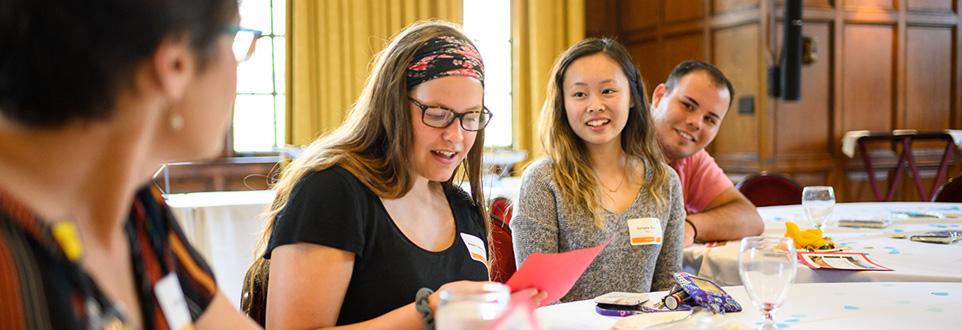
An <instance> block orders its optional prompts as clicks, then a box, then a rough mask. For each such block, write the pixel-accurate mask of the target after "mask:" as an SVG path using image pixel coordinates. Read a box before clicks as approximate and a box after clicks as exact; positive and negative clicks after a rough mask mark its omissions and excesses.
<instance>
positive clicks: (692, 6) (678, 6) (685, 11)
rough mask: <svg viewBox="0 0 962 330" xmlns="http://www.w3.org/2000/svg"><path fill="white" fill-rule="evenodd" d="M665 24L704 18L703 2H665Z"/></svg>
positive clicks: (681, 0) (687, 0)
mask: <svg viewBox="0 0 962 330" xmlns="http://www.w3.org/2000/svg"><path fill="white" fill-rule="evenodd" d="M664 17H665V22H666V23H674V22H681V21H690V20H697V19H703V18H705V1H704V0H674V1H665V16H664Z"/></svg>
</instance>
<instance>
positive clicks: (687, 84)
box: [651, 60, 764, 246]
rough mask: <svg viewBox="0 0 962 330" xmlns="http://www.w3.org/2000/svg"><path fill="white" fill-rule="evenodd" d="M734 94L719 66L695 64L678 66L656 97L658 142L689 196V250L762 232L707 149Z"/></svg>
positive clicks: (749, 205)
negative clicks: (711, 242)
mask: <svg viewBox="0 0 962 330" xmlns="http://www.w3.org/2000/svg"><path fill="white" fill-rule="evenodd" d="M734 94H735V89H734V88H733V87H732V84H731V81H729V80H728V78H726V77H725V75H724V74H723V73H722V72H721V71H719V70H718V68H716V67H715V66H713V65H711V64H708V63H704V62H701V61H697V60H688V61H685V62H682V63H681V64H679V65H678V66H676V67H675V68H674V69H673V70H672V71H671V74H670V75H669V76H668V80H667V81H666V82H665V83H663V84H659V85H658V86H657V87H655V90H654V93H652V97H651V101H652V103H651V104H652V109H653V110H652V116H653V117H654V119H655V132H656V134H657V136H658V143H659V144H660V145H661V150H662V152H664V153H665V156H666V157H667V158H668V160H669V161H670V163H671V167H672V168H673V169H675V172H677V173H678V177H679V178H680V179H681V186H682V192H683V193H684V196H685V209H686V211H688V217H687V218H686V219H685V246H688V245H691V244H692V243H694V242H696V241H698V242H709V241H725V240H736V239H741V238H742V237H745V236H755V235H760V234H761V233H762V230H763V229H764V225H763V224H762V218H761V217H760V216H759V215H758V211H757V210H756V209H755V206H754V205H752V203H751V202H749V201H748V199H747V198H745V196H744V195H742V194H741V193H740V192H739V191H738V189H735V186H734V185H733V184H732V182H731V180H729V179H728V177H727V176H725V172H724V171H722V169H721V168H720V167H718V164H717V163H715V159H714V158H712V157H711V156H709V155H708V152H706V151H705V146H707V145H708V144H709V143H711V141H712V140H714V139H715V135H716V134H718V128H719V127H720V126H721V123H722V119H724V118H725V113H726V112H728V108H729V107H731V100H732V95H734Z"/></svg>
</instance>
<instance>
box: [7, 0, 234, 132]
mask: <svg viewBox="0 0 962 330" xmlns="http://www.w3.org/2000/svg"><path fill="white" fill-rule="evenodd" d="M236 15H237V0H94V1H84V0H3V1H0V36H2V37H0V115H3V116H4V117H6V118H8V119H10V120H13V121H15V122H18V123H21V124H23V125H27V126H31V127H45V128H50V127H60V126H63V125H64V124H66V123H68V122H70V121H73V120H77V119H80V120H101V119H107V118H109V117H110V116H111V113H112V112H113V108H114V104H113V103H114V100H115V98H116V96H117V95H116V94H117V92H118V90H120V89H121V88H123V86H125V85H130V84H131V81H130V80H131V78H132V73H133V69H134V66H135V65H137V64H138V63H140V62H141V61H143V60H144V59H146V58H148V57H149V56H151V54H152V53H153V52H154V51H155V50H156V47H157V45H158V44H159V43H160V42H161V41H162V40H163V38H165V37H168V36H171V35H173V34H181V33H184V34H186V35H187V36H188V37H189V38H190V45H191V47H192V48H193V49H194V50H195V52H196V56H197V59H198V62H199V63H200V65H199V69H198V70H203V68H204V67H205V64H206V62H207V60H208V59H209V58H210V57H211V55H213V53H214V51H215V48H214V41H215V40H217V38H218V37H219V36H220V35H221V33H224V31H226V29H227V28H228V27H229V24H230V23H231V22H232V21H233V20H234V19H235V17H236Z"/></svg>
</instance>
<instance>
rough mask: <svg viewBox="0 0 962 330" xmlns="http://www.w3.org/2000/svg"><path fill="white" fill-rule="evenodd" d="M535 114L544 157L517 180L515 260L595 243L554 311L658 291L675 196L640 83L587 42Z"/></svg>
mask: <svg viewBox="0 0 962 330" xmlns="http://www.w3.org/2000/svg"><path fill="white" fill-rule="evenodd" d="M552 77H553V80H552V81H550V82H549V83H548V90H547V99H546V101H545V104H544V106H543V107H542V113H541V127H540V129H541V134H542V142H543V144H544V146H545V152H546V153H547V155H548V156H547V157H546V158H545V159H541V160H539V161H536V162H534V163H532V164H531V165H530V166H529V167H528V168H527V169H526V170H525V173H524V178H523V179H522V184H521V194H520V197H519V202H518V204H517V208H516V211H515V212H516V213H515V214H514V219H513V220H512V221H511V229H512V236H513V239H514V244H515V245H514V247H515V260H516V262H517V263H518V264H519V265H520V264H521V263H522V262H524V260H525V259H526V258H527V257H528V256H529V255H530V254H531V253H535V252H539V253H545V252H564V251H570V250H575V249H579V248H583V247H587V246H596V245H599V244H601V243H604V242H606V241H607V242H610V245H609V246H608V247H607V248H606V249H605V250H604V251H602V252H601V254H599V255H598V257H597V259H596V260H595V262H594V263H593V265H592V267H589V268H588V270H587V271H586V272H585V273H584V275H582V277H581V279H579V281H578V282H577V283H576V284H575V286H574V287H573V288H572V289H571V291H570V292H569V293H568V295H566V296H565V297H563V298H562V301H574V300H582V299H590V298H594V297H596V296H598V295H601V294H604V293H607V292H611V291H628V292H646V291H649V290H654V291H657V290H666V289H668V287H669V286H670V285H671V284H672V283H673V280H672V278H671V275H672V273H674V272H677V271H680V270H681V248H682V238H683V234H684V227H683V225H682V224H683V222H682V221H683V219H684V215H685V213H684V208H683V205H682V196H681V187H680V186H679V184H678V179H677V176H676V175H675V174H674V172H672V171H671V169H670V168H669V167H668V166H667V165H666V162H665V161H664V158H663V156H662V154H661V152H660V151H659V150H658V146H657V144H656V143H655V137H654V128H653V127H652V122H651V117H650V115H649V113H648V103H647V101H646V100H645V97H644V96H645V91H644V86H643V85H642V82H641V81H642V80H641V74H640V73H639V72H638V70H637V69H636V68H635V67H634V65H633V64H632V61H631V57H630V56H629V55H628V53H627V51H626V50H625V49H624V47H623V46H621V45H620V44H618V43H617V42H615V41H613V40H610V39H586V40H584V41H581V42H580V43H578V44H576V45H574V46H572V47H571V48H569V49H568V50H567V51H565V52H564V54H562V55H561V56H560V57H559V59H558V61H557V62H556V63H555V66H554V69H553V71H552Z"/></svg>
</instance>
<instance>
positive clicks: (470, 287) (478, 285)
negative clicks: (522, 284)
mask: <svg viewBox="0 0 962 330" xmlns="http://www.w3.org/2000/svg"><path fill="white" fill-rule="evenodd" d="M486 283H491V282H476V281H457V282H451V283H447V284H445V285H442V286H441V287H440V288H439V289H438V291H436V292H434V293H432V294H431V295H430V296H428V305H429V306H431V311H432V312H434V313H437V311H438V304H439V302H440V298H439V297H440V296H439V294H440V292H441V291H444V290H445V289H456V290H465V291H480V290H481V289H482V287H483V286H484V285H485V284H486ZM547 297H548V292H546V291H540V290H538V289H535V288H529V289H523V290H518V291H515V292H514V293H512V294H511V299H512V300H514V299H527V300H528V301H529V302H530V303H531V306H534V307H538V306H541V301H543V300H544V299H545V298H547Z"/></svg>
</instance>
